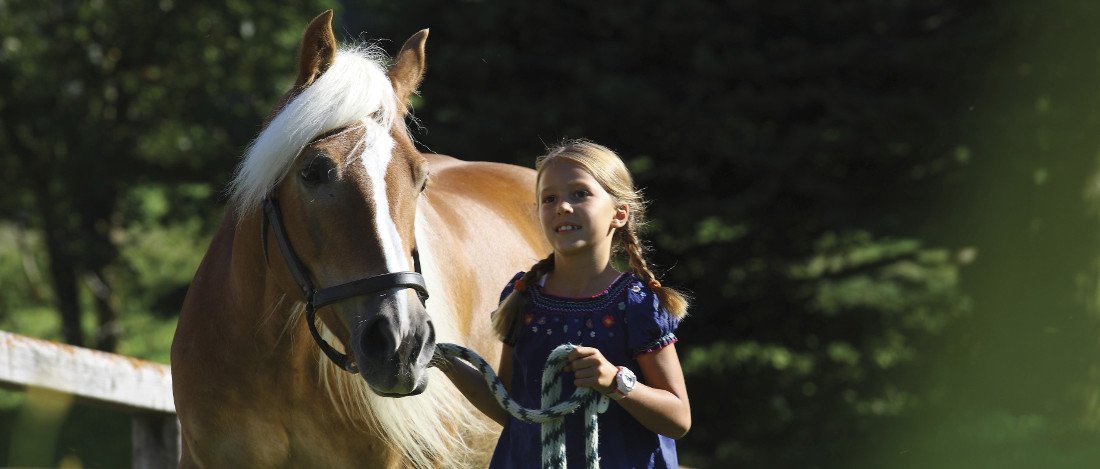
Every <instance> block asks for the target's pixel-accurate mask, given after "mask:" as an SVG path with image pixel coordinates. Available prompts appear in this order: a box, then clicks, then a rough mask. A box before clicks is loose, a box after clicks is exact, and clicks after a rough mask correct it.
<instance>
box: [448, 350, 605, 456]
mask: <svg viewBox="0 0 1100 469" xmlns="http://www.w3.org/2000/svg"><path fill="white" fill-rule="evenodd" d="M575 347H576V346H575V345H573V344H562V345H559V346H558V348H556V349H554V351H552V352H550V357H549V358H547V359H546V368H544V369H543V371H542V392H541V404H542V408H541V409H534V410H532V409H528V408H526V407H523V406H521V405H520V404H519V403H518V402H516V401H515V400H514V399H512V398H511V397H510V396H508V392H507V391H505V390H504V384H503V383H501V382H500V378H499V377H497V374H496V373H495V372H494V371H493V367H492V366H490V365H489V363H488V362H486V361H485V359H483V358H481V357H480V356H478V354H477V353H475V352H474V351H472V350H470V349H468V348H465V347H463V346H461V345H455V344H445V343H440V344H436V348H435V357H433V362H434V361H435V360H437V359H440V358H444V357H454V358H460V359H462V360H465V361H467V362H469V363H470V364H471V365H473V366H474V368H477V370H478V371H480V372H481V375H482V377H483V378H485V382H486V383H487V384H488V385H489V389H490V390H491V391H492V392H493V397H494V398H495V399H496V400H497V402H498V403H500V406H501V407H503V408H504V410H506V411H507V412H508V413H509V414H511V415H512V416H513V417H515V418H516V419H518V420H521V421H524V422H528V423H538V424H541V425H542V467H543V468H545V469H565V467H566V465H565V462H566V461H565V430H564V429H563V428H562V422H563V421H564V417H565V416H566V415H568V414H571V413H573V412H574V411H576V410H577V409H578V408H580V407H581V406H584V431H585V434H586V436H585V461H586V463H587V466H588V467H589V468H590V469H597V468H599V467H600V457H599V453H598V452H597V449H598V447H599V423H598V419H597V414H599V413H602V412H603V411H605V410H607V404H608V399H607V396H603V395H600V394H598V393H596V392H593V391H592V389H591V388H577V389H576V391H574V392H573V395H572V396H570V397H569V398H568V399H565V400H562V401H561V402H557V401H558V399H559V398H560V396H561V374H562V373H561V370H562V368H564V367H565V364H566V361H567V360H566V356H567V355H569V352H572V351H573V349H574V348H575Z"/></svg>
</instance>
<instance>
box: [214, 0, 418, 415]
mask: <svg viewBox="0 0 1100 469" xmlns="http://www.w3.org/2000/svg"><path fill="white" fill-rule="evenodd" d="M331 19H332V13H331V11H329V12H325V13H323V14H322V15H320V16H318V17H317V18H316V19H314V20H313V22H312V23H310V25H309V27H308V28H307V29H306V32H305V35H304V37H303V40H302V45H301V53H300V57H299V72H298V78H297V81H296V82H295V84H294V86H293V87H292V88H291V90H290V91H288V92H287V93H286V95H284V97H283V99H282V100H281V102H280V103H279V105H277V106H276V108H275V110H274V111H273V112H272V114H271V115H270V116H269V117H268V121H267V123H266V124H265V127H264V130H263V131H262V132H261V133H260V135H259V137H257V138H256V140H255V141H254V142H253V143H252V146H251V147H250V148H249V150H248V153H247V154H246V156H245V159H244V160H243V162H242V163H241V166H240V168H239V170H238V173H237V176H236V178H235V179H234V181H233V187H232V189H233V199H234V200H233V202H234V205H235V209H236V210H237V212H238V213H239V214H242V215H241V216H242V218H243V217H244V216H247V214H249V213H250V212H254V211H255V210H256V209H257V208H258V207H260V206H261V204H269V202H268V201H269V200H273V201H277V205H270V206H265V207H264V209H265V212H267V213H266V215H265V218H264V220H265V222H264V224H263V225H264V228H263V234H262V239H263V241H264V243H263V245H264V255H265V256H266V257H268V259H269V262H268V272H269V275H273V276H275V279H276V284H277V285H279V287H280V288H282V289H284V290H285V291H287V292H288V293H289V294H290V295H291V296H292V297H295V296H296V297H297V298H298V299H300V300H301V301H303V302H307V304H310V300H313V299H315V298H314V297H315V296H325V297H326V298H327V300H325V301H322V302H320V303H327V305H326V304H319V305H318V308H319V309H317V310H316V311H317V315H318V316H320V318H321V320H322V321H324V324H325V325H326V326H327V327H328V329H329V330H330V331H332V333H333V334H334V335H335V336H336V338H337V339H338V340H340V341H341V342H342V343H343V344H344V349H345V350H347V351H348V356H349V357H350V358H349V359H350V360H351V362H349V363H350V364H349V366H348V368H349V369H352V370H354V369H356V368H357V369H358V371H359V372H360V373H361V375H362V377H363V378H364V379H365V380H366V382H367V384H368V385H369V386H370V388H371V389H372V390H373V391H374V392H375V393H377V394H380V395H385V396H401V395H410V394H418V393H420V392H421V391H423V389H424V387H425V386H426V381H427V379H426V373H425V370H426V366H427V363H428V360H429V359H430V357H431V355H432V353H433V351H434V349H435V332H434V329H433V326H432V323H431V320H430V318H429V316H428V314H427V312H426V311H425V308H424V305H423V304H422V303H421V300H420V298H418V295H417V291H416V289H419V288H420V286H422V285H423V284H422V279H421V280H417V281H418V282H421V283H420V286H410V285H409V284H407V283H408V282H406V283H405V284H403V283H402V281H401V280H400V279H399V280H392V279H391V278H382V279H381V281H376V282H374V283H371V282H366V283H368V284H370V285H369V286H365V285H363V283H364V282H363V279H368V278H372V277H375V276H384V275H385V274H389V273H396V272H410V271H412V270H414V263H415V261H414V252H415V249H416V240H415V237H414V234H413V233H414V229H413V228H414V219H415V214H416V206H417V199H418V197H419V195H420V192H421V191H422V190H423V189H424V187H425V185H426V183H427V177H428V174H427V165H426V164H427V163H426V160H425V159H424V157H423V155H421V154H420V152H418V151H417V150H416V148H415V147H414V146H413V144H412V142H411V140H410V138H409V136H408V135H407V131H406V127H405V124H404V115H405V112H406V107H405V100H406V99H407V98H408V96H409V94H410V93H411V92H413V91H414V90H415V89H416V87H417V86H418V85H419V82H420V79H421V78H422V76H423V72H424V42H425V40H426V38H427V30H424V31H421V32H419V33H417V34H416V35H414V36H413V37H411V38H410V39H409V40H408V41H407V42H406V43H405V45H404V47H402V49H401V51H400V52H399V53H398V56H397V58H396V61H395V63H394V65H393V66H392V67H391V68H390V69H389V70H388V71H385V70H384V69H383V68H382V67H381V66H380V65H379V53H378V52H377V51H376V50H374V49H370V48H359V49H354V50H337V45H336V40H335V37H334V35H333V33H332V26H331ZM272 213H274V215H272ZM276 225H281V226H276ZM280 231H282V232H283V233H285V234H279V232H280ZM258 234H259V233H258ZM280 238H283V239H280ZM281 244H285V245H286V246H280V245H281ZM294 257H297V258H298V259H299V261H297V264H298V265H299V266H300V268H299V267H295V263H296V261H295V260H294V259H293V258H294ZM295 270H298V271H299V272H300V273H299V274H295V273H294V272H295ZM302 277H305V279H304V280H303V279H302ZM413 277H415V278H419V275H417V274H409V275H406V276H405V277H400V278H403V279H406V280H407V279H409V278H413ZM356 281H359V282H358V284H356V283H355V282H356ZM349 282H351V283H352V285H351V286H350V287H348V288H345V289H344V290H343V291H335V293H334V290H340V289H339V288H338V289H331V288H329V287H333V286H346V284H348V283H349ZM413 283H415V281H414V282H413ZM296 285H297V287H296ZM310 287H312V288H314V289H315V290H314V291H315V292H318V295H314V294H312V292H310ZM326 289H328V290H329V291H327V292H324V293H321V292H323V291H324V290H326ZM296 291H298V292H301V293H300V294H298V293H296ZM309 320H310V322H311V323H312V317H310V318H309ZM326 353H327V352H326Z"/></svg>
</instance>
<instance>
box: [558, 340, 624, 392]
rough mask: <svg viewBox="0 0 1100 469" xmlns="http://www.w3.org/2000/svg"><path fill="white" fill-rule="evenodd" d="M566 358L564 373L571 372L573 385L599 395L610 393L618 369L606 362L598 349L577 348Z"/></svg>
mask: <svg viewBox="0 0 1100 469" xmlns="http://www.w3.org/2000/svg"><path fill="white" fill-rule="evenodd" d="M566 358H567V359H568V360H569V363H568V364H567V365H566V366H565V371H572V372H573V384H574V385H576V386H577V387H578V388H592V389H594V390H596V391H597V392H599V393H601V394H607V393H609V392H611V389H612V386H613V385H614V383H615V374H616V373H618V372H619V367H617V366H615V365H613V364H611V362H609V361H607V359H606V358H604V356H603V354H602V353H600V350H599V349H596V348H593V347H582V346H577V348H574V349H573V351H572V352H569V355H568V356H567V357H566Z"/></svg>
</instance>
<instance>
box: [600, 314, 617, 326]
mask: <svg viewBox="0 0 1100 469" xmlns="http://www.w3.org/2000/svg"><path fill="white" fill-rule="evenodd" d="M602 322H603V327H606V328H608V329H611V326H614V325H615V318H614V317H612V316H611V315H610V314H605V315H603V321H602Z"/></svg>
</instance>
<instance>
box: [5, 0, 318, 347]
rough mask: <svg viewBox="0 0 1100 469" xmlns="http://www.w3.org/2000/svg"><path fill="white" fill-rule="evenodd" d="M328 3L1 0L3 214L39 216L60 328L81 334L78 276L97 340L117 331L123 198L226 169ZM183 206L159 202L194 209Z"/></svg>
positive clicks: (217, 176)
mask: <svg viewBox="0 0 1100 469" xmlns="http://www.w3.org/2000/svg"><path fill="white" fill-rule="evenodd" d="M323 3H325V2H322V1H302V2H295V3H293V4H290V5H286V4H284V2H261V3H257V2H243V1H230V2H173V1H171V0H166V1H161V2H143V1H117V2H102V1H99V2H69V1H65V2H48V3H41V2H32V1H22V0H13V1H7V2H3V3H0V41H2V48H0V166H2V167H3V168H4V176H2V177H3V178H4V180H3V183H4V184H5V193H4V195H3V196H2V198H0V217H3V218H6V219H13V218H20V217H22V218H24V219H27V220H29V221H30V223H32V224H33V227H35V228H37V229H39V230H41V233H42V234H43V239H44V244H45V246H46V249H47V252H48V259H49V277H50V280H51V282H50V283H51V285H52V290H53V295H52V296H53V301H54V303H55V305H56V307H57V310H58V312H59V313H60V314H61V316H62V319H63V321H62V322H63V332H64V338H65V340H66V341H67V342H69V343H71V344H78V345H79V344H82V343H84V341H85V339H84V337H83V332H82V330H81V320H80V316H81V311H82V304H81V300H80V291H81V289H82V287H81V285H85V286H86V287H87V290H88V291H90V292H91V293H92V295H91V296H92V298H93V303H94V310H95V312H96V315H97V323H98V330H97V332H96V338H95V346H96V347H98V348H101V349H104V350H111V349H113V348H114V346H115V344H116V342H117V338H118V333H119V331H118V330H117V326H116V324H115V319H116V315H117V311H116V310H117V304H116V303H117V302H118V301H119V300H120V299H118V298H115V297H113V296H112V287H111V284H112V283H113V281H114V280H113V279H112V275H111V274H109V273H108V270H109V267H111V266H112V265H114V264H115V261H116V259H117V258H118V255H119V250H118V246H117V245H116V243H115V240H114V237H115V236H114V235H115V232H116V230H117V229H118V228H119V227H120V226H122V225H124V224H125V222H126V219H125V218H126V216H127V214H126V213H124V212H123V211H122V210H121V208H120V200H123V198H124V197H125V196H126V195H127V194H128V192H129V191H131V190H132V189H133V188H135V187H139V186H142V185H151V184H163V185H165V187H167V188H168V190H169V192H171V191H172V188H173V187H177V186H179V185H180V184H182V183H185V182H200V183H206V184H209V183H210V182H211V181H219V182H220V181H225V180H226V179H227V175H228V174H229V171H231V168H232V167H233V165H234V163H235V158H233V156H235V155H238V154H240V152H241V150H242V148H243V147H244V145H245V143H246V142H247V141H248V139H249V138H251V137H252V136H253V135H254V133H255V132H256V130H257V128H258V123H259V121H260V119H261V118H262V116H263V115H265V113H266V112H268V111H269V110H270V106H271V104H272V102H273V101H274V99H275V97H277V96H278V95H279V94H280V93H282V91H284V90H285V86H286V82H285V80H286V79H287V78H286V71H287V70H291V69H292V67H293V63H294V58H295V54H294V53H293V52H291V51H294V50H295V47H296V43H297V37H298V35H299V34H300V31H301V28H302V25H303V24H305V22H306V21H307V20H308V18H310V17H312V16H313V15H316V14H317V12H319V11H321V10H323V9H324V7H323ZM217 192H218V191H214V193H217ZM177 199H179V200H178V201H179V202H181V204H182V203H185V202H188V199H187V197H183V196H180V197H177ZM191 202H192V203H195V202H199V203H203V204H209V201H206V200H202V201H193V200H192V201H191ZM179 208H180V209H181V210H174V211H173V212H172V213H170V214H166V215H165V216H166V217H171V216H173V215H175V214H180V213H185V214H186V213H191V212H192V211H189V210H186V208H185V207H179Z"/></svg>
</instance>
